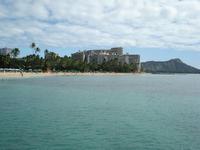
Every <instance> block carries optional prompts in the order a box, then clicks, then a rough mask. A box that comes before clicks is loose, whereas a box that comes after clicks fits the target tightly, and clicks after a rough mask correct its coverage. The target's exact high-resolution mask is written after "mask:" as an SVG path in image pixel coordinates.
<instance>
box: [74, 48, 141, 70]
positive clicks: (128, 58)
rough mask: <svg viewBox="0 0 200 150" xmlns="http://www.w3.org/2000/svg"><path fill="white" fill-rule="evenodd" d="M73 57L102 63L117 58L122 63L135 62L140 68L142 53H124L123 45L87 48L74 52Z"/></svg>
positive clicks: (78, 59)
mask: <svg viewBox="0 0 200 150" xmlns="http://www.w3.org/2000/svg"><path fill="white" fill-rule="evenodd" d="M71 56H72V59H73V60H75V61H82V62H87V63H97V64H102V63H103V62H108V61H110V60H113V59H117V60H118V62H119V63H121V64H135V65H137V67H138V68H140V55H132V54H131V55H129V54H125V55H124V54H123V48H122V47H115V48H111V49H100V50H85V51H79V52H76V53H73V54H72V55H71Z"/></svg>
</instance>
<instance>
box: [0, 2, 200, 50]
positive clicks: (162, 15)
mask: <svg viewBox="0 0 200 150" xmlns="http://www.w3.org/2000/svg"><path fill="white" fill-rule="evenodd" d="M0 21H1V24H0V40H1V43H0V44H1V45H0V46H4V45H7V46H16V45H17V46H22V47H24V45H28V43H30V42H31V41H36V42H37V43H39V44H42V45H44V46H53V47H68V46H73V47H76V46H77V47H81V46H82V47H85V46H87V47H89V46H94V47H95V46H102V47H104V46H138V47H161V48H178V49H190V50H196V51H199V50H200V44H198V43H199V39H200V31H199V28H200V1H199V0H182V1H180V0H157V1H155V0H85V1H83V0H76V1H74V0H67V1H66V0H56V1H52V0H34V1H32V0H26V1H24V0H7V1H6V2H2V1H1V2H0ZM10 41H13V42H10Z"/></svg>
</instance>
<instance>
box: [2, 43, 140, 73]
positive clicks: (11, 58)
mask: <svg viewBox="0 0 200 150" xmlns="http://www.w3.org/2000/svg"><path fill="white" fill-rule="evenodd" d="M30 47H31V49H32V50H33V54H31V55H28V56H25V57H22V58H17V56H18V55H19V54H20V50H19V49H18V48H14V49H13V50H12V52H11V54H10V55H6V56H4V55H0V68H16V69H23V70H24V71H36V72H38V71H44V72H46V71H55V72H58V71H65V72H98V71H99V72H136V70H137V67H136V65H134V64H131V65H128V64H123V65H122V64H120V63H118V61H117V59H115V60H111V61H109V62H104V63H103V64H96V63H89V64H88V63H86V62H80V61H74V60H72V58H71V57H68V56H64V57H61V56H59V55H58V54H56V53H54V52H50V51H48V50H45V51H44V58H43V57H40V55H39V53H40V48H39V47H37V46H36V44H35V43H32V44H31V46H30Z"/></svg>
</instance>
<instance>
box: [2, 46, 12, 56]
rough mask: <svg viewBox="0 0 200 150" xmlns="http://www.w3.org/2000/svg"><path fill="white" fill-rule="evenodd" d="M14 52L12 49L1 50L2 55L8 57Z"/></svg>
mask: <svg viewBox="0 0 200 150" xmlns="http://www.w3.org/2000/svg"><path fill="white" fill-rule="evenodd" d="M11 52H12V49H11V48H7V47H5V48H0V55H8V54H10V53H11Z"/></svg>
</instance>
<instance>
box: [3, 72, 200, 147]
mask: <svg viewBox="0 0 200 150" xmlns="http://www.w3.org/2000/svg"><path fill="white" fill-rule="evenodd" d="M199 149H200V75H127V76H68V77H67V76H65V77H64V76H63V77H47V78H30V79H9V80H0V150H199Z"/></svg>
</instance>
